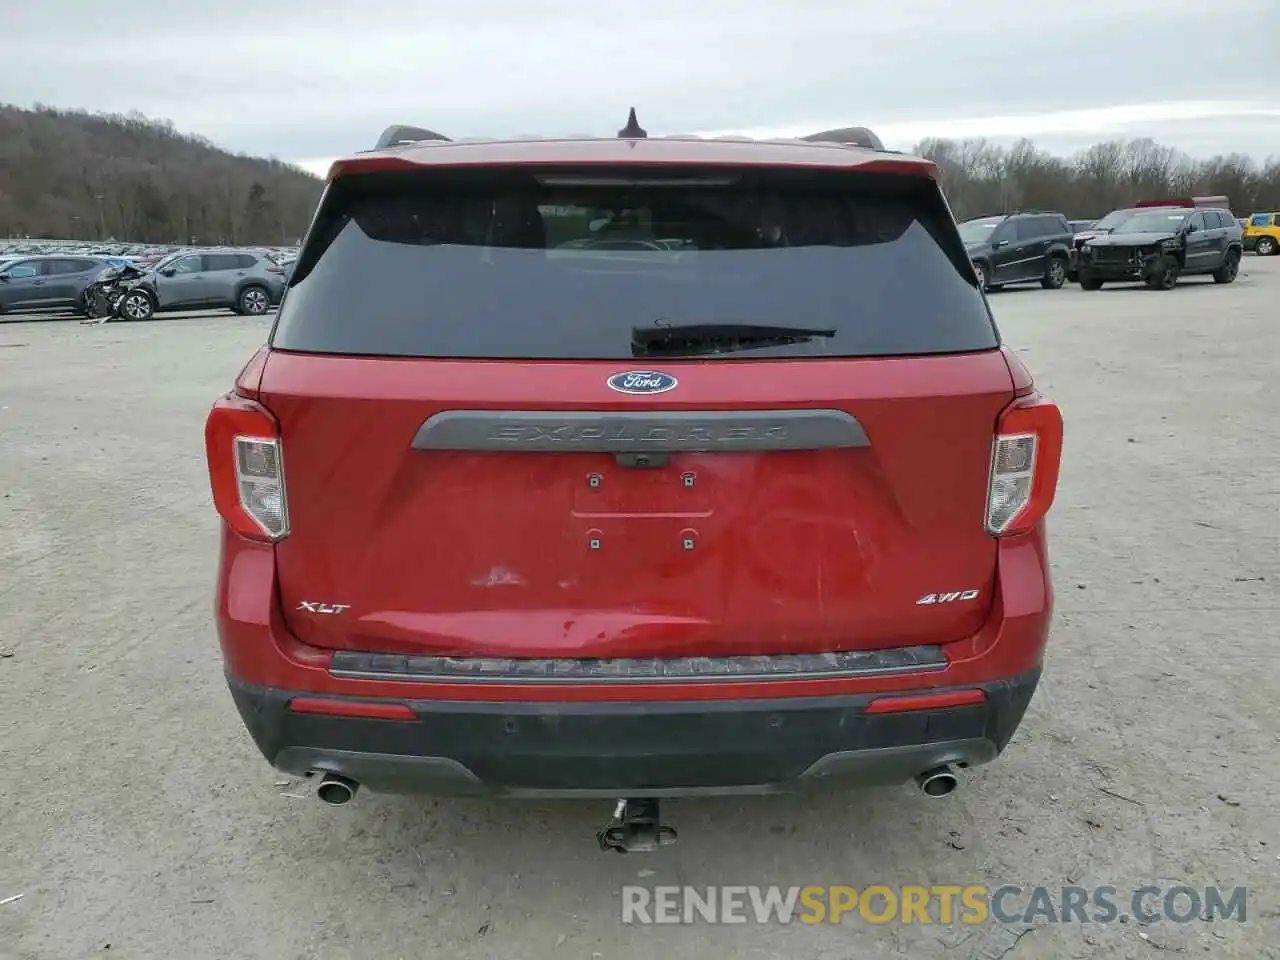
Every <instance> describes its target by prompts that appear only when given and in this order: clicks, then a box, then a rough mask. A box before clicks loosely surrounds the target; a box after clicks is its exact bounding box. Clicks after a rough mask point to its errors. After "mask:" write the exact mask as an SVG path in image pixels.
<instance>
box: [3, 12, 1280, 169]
mask: <svg viewBox="0 0 1280 960" xmlns="http://www.w3.org/2000/svg"><path fill="white" fill-rule="evenodd" d="M9 6H10V8H9V9H7V10H6V11H5V15H4V18H3V19H4V22H3V26H2V27H0V98H3V99H5V100H8V101H11V102H15V103H18V104H19V105H22V106H30V105H31V104H33V103H35V102H42V103H47V104H52V105H55V106H60V107H80V108H86V109H89V110H104V111H127V110H133V109H136V110H140V111H142V112H143V113H145V114H147V115H149V116H153V117H164V118H168V119H170V120H172V121H173V122H174V123H175V124H176V125H177V126H178V127H179V128H180V129H182V130H184V131H189V132H195V133H200V134H203V135H204V136H206V137H208V138H209V139H211V140H213V141H214V142H216V143H218V144H219V145H221V146H224V147H226V148H228V149H232V150H236V151H244V152H247V153H253V154H262V155H268V154H270V155H275V156H278V157H280V158H282V159H285V160H291V161H294V162H299V163H303V164H304V165H306V166H308V167H311V168H313V169H323V167H324V166H325V165H326V164H327V162H328V161H329V160H330V159H331V158H332V157H333V156H335V155H337V154H341V153H345V152H348V151H351V150H358V149H365V148H368V147H371V146H372V145H373V142H374V141H375V140H376V139H377V136H378V134H379V133H380V132H381V130H382V129H383V128H384V127H385V126H387V125H389V124H392V123H413V124H417V125H421V126H428V127H431V128H432V129H435V130H440V131H441V132H444V133H446V134H448V135H450V136H508V135H516V134H522V133H538V134H571V133H603V134H608V135H612V134H613V133H614V132H616V131H617V129H618V128H619V127H620V126H622V124H623V122H624V121H625V119H626V111H627V108H628V107H629V106H631V105H633V104H634V105H635V106H636V107H637V108H638V112H639V117H640V122H641V124H642V125H643V126H645V127H646V128H647V129H648V130H649V131H650V133H651V134H659V133H675V132H679V133H691V132H692V133H746V134H749V135H757V136H761V135H763V136H767V135H795V134H804V133H810V132H814V131H816V130H820V129H825V128H829V127H837V126H849V125H854V124H859V125H860V124H865V125H869V126H871V127H872V128H873V129H875V130H876V131H877V132H878V133H879V134H880V135H881V137H882V139H884V140H885V142H886V144H887V145H888V146H890V147H896V148H909V147H910V146H911V145H912V144H914V143H915V142H917V141H918V140H920V139H921V138H923V137H926V136H957V137H959V136H990V137H993V138H997V139H1003V140H1007V139H1011V138H1015V137H1017V136H1020V135H1025V136H1029V137H1031V138H1032V139H1034V140H1036V142H1037V143H1038V144H1040V145H1041V146H1043V147H1045V148H1047V149H1051V150H1053V151H1054V152H1057V153H1070V152H1074V151H1075V150H1078V149H1080V148H1082V147H1085V146H1088V145H1089V144H1090V143H1092V142H1095V141H1097V140H1101V139H1108V138H1115V137H1138V136H1150V137H1153V138H1155V139H1157V140H1159V141H1162V142H1164V143H1167V144H1170V145H1172V146H1176V147H1180V148H1182V149H1184V150H1186V151H1188V152H1190V153H1192V154H1195V155H1199V156H1209V155H1212V154H1216V153H1231V152H1242V153H1248V154H1251V155H1253V156H1254V157H1255V158H1257V159H1259V160H1261V159H1264V158H1265V157H1267V156H1269V155H1280V79H1278V78H1280V75H1278V74H1277V73H1276V72H1275V65H1276V52H1277V51H1278V50H1280V0H1229V2H1224V3H1222V4H1220V5H1217V6H1215V5H1212V4H1206V3H1205V2H1204V0H1122V2H1112V0H1080V2H1076V3H1066V4H1062V3H1059V4H1041V5H1030V6H1029V5H1028V4H1027V3H1026V2H1024V0H966V2H960V0H893V2H886V0H827V2H823V0H678V2H677V0H641V2H636V0H576V2H569V0H536V2H516V0H463V2H461V3H445V2H442V0H434V2H418V3H416V4H406V8H407V9H404V10H399V9H397V6H398V5H397V4H394V3H373V2H367V0H366V2H364V3H349V2H342V3H339V2H336V0H269V2H262V0H219V2H216V3H212V4H208V3H205V4H182V3H168V2H165V0H130V2H128V3H127V4H125V5H123V6H122V5H120V4H115V3H103V2H101V0H38V2H30V3H17V4H12V5H9Z"/></svg>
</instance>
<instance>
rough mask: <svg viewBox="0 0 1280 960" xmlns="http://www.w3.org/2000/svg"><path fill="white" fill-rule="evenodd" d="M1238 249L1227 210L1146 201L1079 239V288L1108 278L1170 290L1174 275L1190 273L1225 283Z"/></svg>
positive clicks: (1236, 229)
mask: <svg viewBox="0 0 1280 960" xmlns="http://www.w3.org/2000/svg"><path fill="white" fill-rule="evenodd" d="M1243 253H1244V245H1243V241H1242V238H1241V230H1240V225H1239V224H1238V223H1236V219H1235V217H1233V216H1232V215H1231V211H1229V210H1221V209H1219V210H1214V209H1197V208H1193V207H1177V206H1154V205H1152V206H1148V207H1145V208H1139V209H1135V210H1134V211H1132V213H1131V214H1130V215H1129V216H1128V217H1127V218H1125V219H1123V220H1121V221H1120V222H1119V223H1117V224H1116V225H1115V226H1113V227H1111V228H1110V229H1109V230H1108V232H1107V233H1105V234H1099V235H1097V236H1094V237H1092V238H1090V239H1089V240H1088V241H1086V242H1085V243H1084V245H1083V246H1082V247H1081V248H1080V259H1079V265H1078V274H1079V283H1080V286H1081V288H1082V289H1084V290H1099V289H1101V288H1102V285H1103V284H1104V283H1109V282H1121V283H1125V282H1128V283H1132V282H1142V283H1146V285H1147V286H1148V287H1150V288H1152V289H1153V290H1172V289H1173V287H1174V286H1175V285H1177V283H1178V280H1179V278H1181V277H1184V276H1189V275H1193V274H1211V275H1212V276H1213V279H1214V282H1215V283H1231V282H1232V281H1233V280H1235V278H1236V276H1237V274H1238V273H1239V271H1240V258H1241V256H1242V255H1243Z"/></svg>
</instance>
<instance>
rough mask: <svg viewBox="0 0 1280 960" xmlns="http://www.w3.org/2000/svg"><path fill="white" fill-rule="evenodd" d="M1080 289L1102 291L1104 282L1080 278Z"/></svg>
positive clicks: (1090, 278) (1091, 278)
mask: <svg viewBox="0 0 1280 960" xmlns="http://www.w3.org/2000/svg"><path fill="white" fill-rule="evenodd" d="M1080 289H1081V290H1101V289H1102V281H1101V280H1095V279H1094V278H1093V277H1081V278H1080Z"/></svg>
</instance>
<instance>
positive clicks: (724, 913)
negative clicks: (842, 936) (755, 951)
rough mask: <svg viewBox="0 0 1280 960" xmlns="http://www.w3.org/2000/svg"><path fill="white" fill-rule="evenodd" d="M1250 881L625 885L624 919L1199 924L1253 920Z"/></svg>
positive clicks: (708, 921)
mask: <svg viewBox="0 0 1280 960" xmlns="http://www.w3.org/2000/svg"><path fill="white" fill-rule="evenodd" d="M1247 899H1248V889H1247V888H1246V887H1232V888H1230V889H1225V888H1219V887H1203V888H1196V887H1187V886H1174V887H1137V888H1135V889H1133V890H1128V891H1123V892H1122V891H1121V890H1119V889H1117V888H1116V887H1109V886H1102V887H1077V886H1064V887H1058V888H1050V887H1020V886H1015V885H1012V884H1006V885H1004V886H996V887H992V886H987V885H984V884H969V885H967V886H961V885H958V884H957V885H954V886H952V885H943V884H934V885H931V886H927V887H926V886H900V887H889V886H879V885H877V886H870V887H865V888H863V889H861V890H859V889H858V888H856V887H845V886H805V887H779V886H723V887H678V886H669V887H668V886H657V887H643V886H636V885H630V886H624V887H623V888H622V922H623V923H639V924H650V923H670V924H681V923H715V924H720V923H753V922H754V923H758V924H774V923H784V924H785V923H809V924H818V923H830V924H834V923H843V922H845V921H846V920H855V919H856V920H862V921H863V922H866V923H895V922H896V923H942V924H950V923H956V922H959V923H967V924H984V923H988V922H990V921H992V920H994V921H995V922H996V923H1017V924H1030V923H1034V922H1036V921H1038V920H1042V921H1045V922H1048V923H1116V922H1120V923H1124V922H1127V921H1129V920H1135V921H1137V922H1138V923H1144V924H1148V923H1158V922H1162V921H1163V922H1172V923H1195V922H1197V921H1201V920H1235V921H1236V922H1238V923H1244V922H1245V920H1246V918H1247V903H1246V901H1247Z"/></svg>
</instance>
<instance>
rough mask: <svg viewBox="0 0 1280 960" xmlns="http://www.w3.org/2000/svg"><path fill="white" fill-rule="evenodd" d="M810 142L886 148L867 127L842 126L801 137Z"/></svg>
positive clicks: (877, 148) (874, 148) (872, 148)
mask: <svg viewBox="0 0 1280 960" xmlns="http://www.w3.org/2000/svg"><path fill="white" fill-rule="evenodd" d="M800 139H802V140H808V141H809V142H810V143H839V144H843V145H844V146H846V147H865V148H866V149H868V150H880V151H883V150H884V143H883V142H882V141H881V140H880V138H879V137H877V136H876V135H875V134H874V133H872V132H871V130H870V129H868V128H867V127H840V128H839V129H838V130H823V131H822V132H821V133H811V134H809V135H808V136H807V137H801V138H800Z"/></svg>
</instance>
